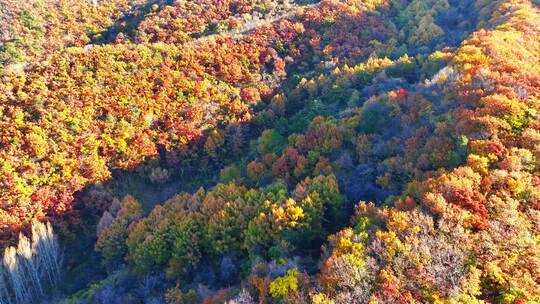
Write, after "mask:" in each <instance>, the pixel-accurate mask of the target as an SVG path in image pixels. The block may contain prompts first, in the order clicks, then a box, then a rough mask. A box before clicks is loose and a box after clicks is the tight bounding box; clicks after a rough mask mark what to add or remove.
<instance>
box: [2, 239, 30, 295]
mask: <svg viewBox="0 0 540 304" xmlns="http://www.w3.org/2000/svg"><path fill="white" fill-rule="evenodd" d="M3 262H4V267H5V268H6V270H7V273H8V277H9V279H10V283H11V288H12V290H13V294H14V296H15V303H25V302H26V301H27V300H28V291H27V289H26V286H25V285H26V284H25V278H24V271H23V270H22V269H21V267H20V265H19V258H18V257H17V249H15V247H8V248H6V250H5V251H4V260H3Z"/></svg>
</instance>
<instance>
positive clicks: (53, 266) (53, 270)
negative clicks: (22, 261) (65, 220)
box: [32, 220, 62, 288]
mask: <svg viewBox="0 0 540 304" xmlns="http://www.w3.org/2000/svg"><path fill="white" fill-rule="evenodd" d="M32 249H33V251H34V253H35V255H36V256H37V258H38V260H39V261H40V264H41V267H43V270H44V271H45V273H46V274H47V277H48V278H49V282H50V284H51V287H53V288H56V287H57V286H58V284H59V283H60V272H61V264H62V254H61V252H60V246H59V245H58V240H57V239H56V236H55V235H54V232H53V229H52V226H51V223H49V222H47V224H43V223H40V222H39V221H36V220H35V221H34V222H33V223H32Z"/></svg>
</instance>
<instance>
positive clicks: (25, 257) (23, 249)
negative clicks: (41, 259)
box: [17, 233, 43, 295]
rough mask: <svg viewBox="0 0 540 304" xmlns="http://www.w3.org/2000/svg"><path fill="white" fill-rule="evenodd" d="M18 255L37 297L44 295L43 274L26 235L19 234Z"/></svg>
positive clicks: (20, 264)
mask: <svg viewBox="0 0 540 304" xmlns="http://www.w3.org/2000/svg"><path fill="white" fill-rule="evenodd" d="M17 255H18V256H19V266H20V267H21V268H22V269H23V270H24V272H25V276H26V277H27V279H29V281H30V282H31V284H32V286H33V287H34V290H35V292H36V293H37V295H43V287H42V285H41V273H40V269H39V265H38V261H37V257H36V256H35V255H34V251H33V250H32V245H31V244H30V240H29V239H28V238H27V237H26V236H25V235H24V234H22V233H21V234H19V244H18V245H17Z"/></svg>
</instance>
